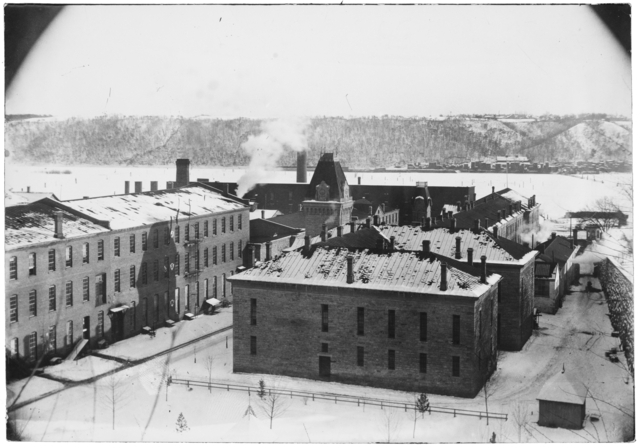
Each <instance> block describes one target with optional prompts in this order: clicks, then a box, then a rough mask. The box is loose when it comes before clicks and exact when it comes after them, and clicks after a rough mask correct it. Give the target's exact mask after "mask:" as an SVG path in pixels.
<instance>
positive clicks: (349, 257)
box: [347, 255, 353, 283]
mask: <svg viewBox="0 0 640 448" xmlns="http://www.w3.org/2000/svg"><path fill="white" fill-rule="evenodd" d="M347 283H353V256H352V255H347Z"/></svg>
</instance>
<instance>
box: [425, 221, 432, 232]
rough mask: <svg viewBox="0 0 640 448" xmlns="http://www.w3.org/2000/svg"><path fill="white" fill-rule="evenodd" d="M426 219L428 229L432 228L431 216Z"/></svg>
mask: <svg viewBox="0 0 640 448" xmlns="http://www.w3.org/2000/svg"><path fill="white" fill-rule="evenodd" d="M424 221H425V228H426V229H427V230H431V218H426V219H425V220H424Z"/></svg>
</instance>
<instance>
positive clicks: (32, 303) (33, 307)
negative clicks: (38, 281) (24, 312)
mask: <svg viewBox="0 0 640 448" xmlns="http://www.w3.org/2000/svg"><path fill="white" fill-rule="evenodd" d="M37 315H38V294H37V293H36V290H35V289H32V290H31V291H30V292H29V317H33V316H37Z"/></svg>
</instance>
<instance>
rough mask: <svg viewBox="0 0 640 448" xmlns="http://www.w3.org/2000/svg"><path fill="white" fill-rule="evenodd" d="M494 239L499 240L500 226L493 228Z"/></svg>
mask: <svg viewBox="0 0 640 448" xmlns="http://www.w3.org/2000/svg"><path fill="white" fill-rule="evenodd" d="M493 237H494V238H498V226H493Z"/></svg>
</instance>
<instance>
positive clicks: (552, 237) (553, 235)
mask: <svg viewBox="0 0 640 448" xmlns="http://www.w3.org/2000/svg"><path fill="white" fill-rule="evenodd" d="M577 232H578V231H577V230H576V229H573V234H574V235H575V234H576V233H577ZM555 239H556V232H551V240H552V241H553V240H555Z"/></svg>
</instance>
